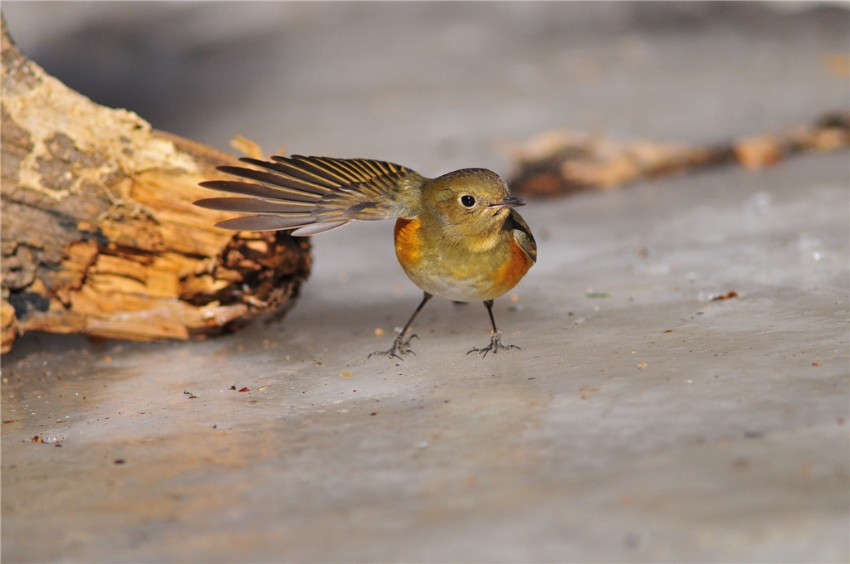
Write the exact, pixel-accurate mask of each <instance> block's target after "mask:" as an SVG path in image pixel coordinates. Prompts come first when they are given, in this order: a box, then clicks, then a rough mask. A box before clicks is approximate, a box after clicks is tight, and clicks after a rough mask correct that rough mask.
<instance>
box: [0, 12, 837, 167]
mask: <svg viewBox="0 0 850 564" xmlns="http://www.w3.org/2000/svg"><path fill="white" fill-rule="evenodd" d="M846 6H847V5H846V4H844V3H831V2H829V3H823V2H820V3H818V2H758V3H735V2H711V3H704V2H699V3H694V2H662V3H654V2H634V3H632V2H628V3H619V2H602V3H596V2H588V3H580V2H576V3H573V2H570V3H548V2H547V3H528V2H507V3H502V2H500V3H443V2H440V3H403V2H399V3H368V2H364V3H359V2H355V3H334V2H321V3H313V2H309V3H275V2H263V3H250V2H239V3H236V2H232V3H218V2H216V3H206V2H204V3H184V2H153V3H136V2H115V3H113V2H71V3H66V2H43V3H42V2H39V3H31V2H25V3H17V2H5V3H4V7H3V12H4V14H5V15H6V18H7V21H8V24H9V27H10V30H11V33H12V35H13V37H14V38H15V40H16V41H17V42H18V44H19V46H20V47H21V48H22V50H23V51H24V52H25V53H26V54H28V55H29V56H30V57H31V58H32V59H34V60H35V61H36V62H38V63H39V64H41V65H42V66H43V67H44V68H45V69H46V70H47V71H48V72H49V73H52V74H53V75H55V76H56V77H58V78H59V79H61V80H62V81H64V82H65V83H67V84H68V85H69V86H71V87H72V88H74V89H76V90H78V91H80V92H82V93H84V94H86V95H88V96H90V97H91V98H92V99H94V100H95V101H97V102H99V103H102V104H104V105H107V106H112V107H124V108H128V109H131V110H133V111H135V112H137V113H138V114H139V115H141V116H142V117H143V118H145V119H146V120H148V121H150V122H151V123H152V124H153V125H154V127H156V128H159V129H163V130H167V131H169V132H172V133H177V134H179V135H183V136H185V137H189V138H191V139H194V140H197V141H201V142H204V143H207V144H210V145H213V146H215V147H218V148H221V149H228V141H229V140H230V139H231V138H232V137H233V136H234V135H235V134H237V133H238V134H242V135H244V136H246V137H248V138H250V139H252V140H254V141H257V142H258V143H260V144H261V146H262V147H263V149H264V151H266V152H278V151H280V150H281V149H282V148H285V149H286V150H288V151H290V152H296V153H306V154H323V155H330V156H340V157H373V158H382V159H387V160H393V161H396V162H400V163H403V164H405V165H407V166H410V167H411V168H414V169H416V170H419V171H420V172H422V173H424V174H440V173H443V172H445V171H448V170H451V169H455V168H460V167H464V166H488V167H491V168H494V169H496V170H497V171H498V172H500V173H503V174H504V173H507V171H508V170H509V169H510V160H509V159H508V157H507V155H506V153H505V148H506V147H507V146H510V145H512V144H514V143H518V142H521V141H523V140H526V139H528V138H529V137H531V136H534V135H536V134H538V133H540V132H543V131H547V130H551V129H569V130H575V131H586V132H591V133H597V134H602V135H605V136H610V137H615V138H635V137H647V138H654V139H659V140H670V141H673V140H678V141H688V142H699V143H713V142H718V141H722V140H726V139H728V138H730V137H734V136H740V135H748V134H753V133H760V132H768V131H771V130H776V129H777V128H780V129H781V128H784V127H788V126H791V125H797V124H801V123H808V122H810V121H811V120H813V119H815V118H816V117H817V116H819V115H821V114H822V113H823V112H825V111H830V110H837V109H842V108H847V107H848V105H850V100H848V87H847V79H848V77H847V51H848V11H847V9H846Z"/></svg>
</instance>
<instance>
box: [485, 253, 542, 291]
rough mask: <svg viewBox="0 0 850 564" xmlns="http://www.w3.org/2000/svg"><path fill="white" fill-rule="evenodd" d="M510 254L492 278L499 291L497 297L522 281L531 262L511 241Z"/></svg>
mask: <svg viewBox="0 0 850 564" xmlns="http://www.w3.org/2000/svg"><path fill="white" fill-rule="evenodd" d="M510 245H511V252H510V255H509V256H508V258H507V260H505V262H503V263H502V264H501V265H500V266H499V268H498V269H496V273H495V275H494V276H493V278H494V282H495V284H496V286H497V287H498V290H501V292H500V293H499V295H501V294H504V293H505V292H507V291H508V290H510V289H511V288H513V287H514V286H516V285H517V284H519V281H520V280H522V277H523V276H525V273H526V272H528V269H529V268H531V265H532V264H534V263H533V261H532V260H531V259H530V258H529V257H528V255H526V254H525V253H524V252H523V250H522V248H521V247H520V246H519V245H518V244H517V242H516V241H513V240H512V241H511V243H510ZM498 290H497V291H498Z"/></svg>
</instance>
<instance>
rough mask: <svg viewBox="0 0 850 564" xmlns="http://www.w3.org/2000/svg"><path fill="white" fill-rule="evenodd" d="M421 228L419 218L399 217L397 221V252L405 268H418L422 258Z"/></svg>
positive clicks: (399, 260)
mask: <svg viewBox="0 0 850 564" xmlns="http://www.w3.org/2000/svg"><path fill="white" fill-rule="evenodd" d="M421 228H422V222H421V221H419V220H418V219H403V218H399V219H398V221H396V223H395V252H396V256H397V257H398V262H400V263H401V266H402V267H403V268H404V269H405V270H408V269H411V268H416V265H417V264H418V263H419V261H420V260H422V236H421V233H420V230H421Z"/></svg>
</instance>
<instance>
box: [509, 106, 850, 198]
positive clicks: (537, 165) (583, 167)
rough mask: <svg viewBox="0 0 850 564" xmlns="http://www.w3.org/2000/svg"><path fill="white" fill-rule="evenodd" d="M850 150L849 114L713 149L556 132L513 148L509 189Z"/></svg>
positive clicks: (536, 189) (621, 181)
mask: <svg viewBox="0 0 850 564" xmlns="http://www.w3.org/2000/svg"><path fill="white" fill-rule="evenodd" d="M847 147H850V115H848V114H831V115H827V116H824V117H823V118H821V119H820V120H818V122H816V123H815V124H813V125H811V126H806V127H799V128H796V129H792V130H790V131H786V132H782V133H779V134H774V135H758V136H752V137H746V138H742V139H737V140H735V141H733V142H731V143H725V144H721V145H717V146H710V147H694V146H689V145H685V144H681V143H665V142H659V141H650V140H639V141H634V142H617V141H612V140H609V139H602V138H599V137H595V136H592V135H587V134H582V133H570V132H565V131H555V132H550V133H546V134H543V135H541V136H539V137H537V138H535V139H532V140H531V141H529V142H528V143H526V144H524V145H521V146H518V147H514V148H511V149H509V152H510V153H511V156H512V157H513V158H514V159H515V160H516V162H517V171H516V172H515V173H514V175H513V177H512V179H511V181H510V182H509V184H510V185H511V190H512V191H514V192H517V193H523V194H528V195H534V196H560V195H564V194H569V193H572V192H577V191H580V190H586V189H590V188H614V187H617V186H622V185H625V184H629V183H631V182H635V181H638V180H642V179H646V178H656V177H660V176H665V175H669V174H674V173H681V172H688V171H694V170H699V169H701V168H704V167H709V166H716V165H727V164H740V165H743V166H744V167H746V168H749V169H753V170H755V169H760V168H764V167H767V166H771V165H774V164H776V163H778V162H779V161H781V160H782V159H784V158H786V157H788V156H789V155H792V154H795V153H800V152H803V151H834V150H837V149H842V148H844V149H846V148H847Z"/></svg>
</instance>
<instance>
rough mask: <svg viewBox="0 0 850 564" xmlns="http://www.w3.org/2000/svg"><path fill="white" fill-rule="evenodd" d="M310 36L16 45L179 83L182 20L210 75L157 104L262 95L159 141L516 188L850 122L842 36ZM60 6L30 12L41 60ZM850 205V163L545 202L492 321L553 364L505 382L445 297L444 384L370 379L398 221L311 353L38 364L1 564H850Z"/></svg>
mask: <svg viewBox="0 0 850 564" xmlns="http://www.w3.org/2000/svg"><path fill="white" fill-rule="evenodd" d="M288 6H291V5H274V4H272V5H262V6H261V7H257V8H252V10H254V9H256V10H257V12H253V11H252V10H248V11H249V12H251V13H252V14H253V16H252V18H249V21H250V22H253V23H252V24H250V25H249V23H245V24H239V25H235V29H233V30H231V29H230V28H229V27H228V26H226V25H224V24H223V23H221V22H222V20H227V19H228V18H230V19H231V20H232V19H233V14H234V13H239V12H240V9H237V8H235V7H234V6H232V5H231V6H227V5H224V6H223V7H221V8H216V10H219V11H218V12H216V11H215V10H212V9H211V8H209V9H207V8H203V9H201V8H191V7H187V6H185V5H183V6H177V7H166V5H145V7H144V9H143V10H141V12H140V13H136V14H135V15H133V16H130V15H128V16H126V17H125V19H124V20H122V19H120V18H118V19H117V20H115V21H116V22H118V23H117V24H116V25H117V26H118V27H117V28H115V29H121V27H120V22H121V21H127V22H129V21H131V20H132V19H133V18H136V19H137V20H138V21H148V20H149V21H156V22H160V24H161V25H160V26H154V27H153V28H152V29H154V32H153V35H152V38H153V40H155V41H153V42H152V43H142V44H136V43H133V42H132V41H130V42H125V41H126V40H127V38H125V37H122V36H120V34H118V33H117V32H115V31H109V32H107V31H105V30H104V29H105V28H103V25H104V24H103V22H104V21H105V20H106V18H107V14H111V15H113V16H114V15H115V12H110V11H111V10H119V11H120V10H127V8H120V7H109V8H108V9H107V8H103V9H101V8H91V9H81V10H80V12H79V14H81V15H79V16H77V19H75V18H69V19H68V21H67V27H64V26H60V25H59V23H57V20H61V18H59V17H58V16H57V15H61V13H60V12H52V14H54V17H52V18H50V21H51V22H53V23H52V24H51V25H52V26H53V27H51V28H50V29H49V30H47V31H42V32H40V33H41V34H43V35H40V38H39V37H36V36H38V35H39V33H36V31H35V28H32V29H31V32H32V34H33V37H31V38H29V39H28V38H27V37H26V36H25V31H26V29H21V31H19V32H17V33H16V39H17V40H18V41H19V43H20V45H21V46H22V47H23V48H24V49H25V50H27V45H28V41H29V42H31V43H29V44H30V47H29V49H30V51H29V54H30V55H32V56H33V57H34V58H35V59H36V60H37V61H38V60H39V58H38V55H37V51H38V49H39V48H41V49H46V47H44V46H45V45H48V46H49V45H50V44H51V41H59V40H61V39H62V38H65V39H68V38H69V37H71V38H73V37H80V36H83V35H84V34H83V32H82V31H79V32H76V33H77V35H76V36H75V35H74V33H75V32H74V31H73V30H74V29H79V30H85V31H86V33H88V34H89V35H91V34H92V33H93V32H96V31H97V30H101V31H100V32H99V33H100V35H98V34H97V33H95V36H96V37H101V36H106V38H107V39H109V38H111V41H112V42H114V43H115V44H117V45H122V46H124V51H118V53H119V54H120V53H122V52H123V53H125V54H126V53H130V54H133V55H134V56H135V55H138V53H142V54H145V55H146V56H147V57H149V62H148V63H147V66H145V65H142V67H141V69H142V70H147V71H149V72H151V73H152V75H153V76H157V75H156V72H159V71H158V70H157V71H156V72H154V70H151V69H155V68H156V69H158V67H155V66H154V65H153V63H152V62H150V61H156V60H157V57H160V58H161V57H162V54H161V51H164V50H165V48H166V47H167V46H169V45H172V44H171V43H168V41H166V39H167V38H169V37H171V35H170V34H172V33H173V34H174V37H176V32H175V31H174V29H175V28H176V27H177V26H178V23H181V22H182V24H184V25H183V27H184V33H183V36H182V38H181V39H180V41H182V42H184V43H185V44H186V45H195V47H196V49H195V50H191V49H189V48H188V47H185V49H184V50H183V51H181V50H179V49H178V50H177V51H176V53H178V54H182V56H184V59H181V57H180V56H175V57H173V58H172V59H169V61H168V63H167V65H166V66H167V67H168V68H167V69H165V70H162V72H166V71H168V70H170V71H171V72H174V73H177V70H179V69H183V68H186V69H187V70H186V71H185V72H186V73H189V75H190V76H199V75H204V76H207V75H205V74H204V73H212V72H213V71H212V69H213V67H214V68H215V70H216V72H218V73H220V74H221V75H222V76H225V77H227V76H230V77H231V78H230V79H229V80H233V75H234V73H235V74H236V75H237V76H238V81H237V84H235V85H231V87H230V88H227V89H225V90H224V91H216V92H209V90H211V88H210V84H212V83H213V82H214V81H215V80H218V78H216V77H212V76H207V80H208V82H205V83H202V84H199V85H198V86H199V89H200V91H201V92H203V93H205V94H208V95H205V97H204V98H202V99H200V100H198V106H199V109H198V110H197V112H196V113H194V114H193V113H192V112H188V114H187V115H183V113H182V112H181V111H175V113H173V114H169V111H170V110H168V109H165V108H164V106H166V105H167V104H165V103H164V102H162V101H153V100H147V103H148V104H152V105H153V106H155V107H159V108H161V109H160V110H159V111H160V112H162V113H160V114H158V115H159V119H161V120H162V122H161V123H160V124H158V125H159V126H160V127H163V128H166V129H172V130H176V131H177V132H179V133H182V134H184V135H189V136H192V137H195V138H198V139H199V140H201V141H205V142H219V143H221V144H222V145H223V144H224V142H225V140H226V138H227V137H229V136H230V135H232V134H235V133H242V134H244V135H247V136H249V137H252V138H255V139H257V140H258V141H261V142H262V143H263V145H264V146H265V147H266V149H267V150H272V148H276V146H275V145H274V144H286V145H287V146H288V147H289V149H290V150H292V151H296V152H303V153H310V152H322V153H328V154H334V155H338V156H361V155H362V156H381V157H385V158H390V159H394V160H396V161H399V162H402V163H404V164H406V165H410V166H411V167H414V168H417V169H418V170H420V172H423V173H426V174H430V173H439V172H442V171H444V170H445V169H449V168H452V167H455V166H462V165H485V166H493V167H496V168H497V169H498V170H499V171H500V172H503V173H506V172H507V170H508V167H507V166H506V164H505V163H506V162H507V161H506V159H505V157H504V156H500V155H499V153H498V151H497V150H495V149H494V147H495V145H497V144H498V142H500V141H502V140H504V141H512V142H518V141H521V140H522V139H523V138H524V137H526V136H528V135H530V134H533V133H537V132H539V131H540V130H542V129H547V128H552V127H568V128H572V129H578V130H583V129H593V130H595V131H598V132H602V133H604V134H606V135H611V136H618V135H635V136H647V137H655V138H661V139H681V140H686V141H690V142H695V141H706V140H713V139H720V138H727V137H731V136H734V135H740V134H746V133H750V132H760V131H771V130H777V129H783V128H786V127H788V126H792V125H794V124H795V123H805V122H808V121H810V120H811V119H812V118H814V117H816V116H818V115H820V114H821V113H823V112H824V111H827V110H834V109H843V110H845V111H846V110H847V109H848V107H850V102H848V87H847V84H846V77H843V78H842V77H840V76H837V75H836V74H835V72H841V71H840V69H841V67H840V64H839V65H838V66H837V71H836V70H835V69H833V67H831V66H830V65H829V64H827V61H831V60H835V59H831V58H830V57H837V56H839V55H843V56H845V57H846V55H847V53H846V46H847V38H848V35H850V32H848V29H847V26H846V17H847V13H846V11H839V10H836V9H834V8H824V7H820V8H817V9H811V10H804V11H802V12H795V13H786V12H785V11H784V9H783V10H782V11H777V9H774V8H771V7H770V5H761V4H759V5H755V4H744V5H742V4H732V5H728V6H726V5H724V6H722V7H716V6H718V5H697V6H703V8H699V7H696V8H692V7H687V6H685V5H680V4H671V5H666V6H664V5H661V6H659V5H654V4H649V5H647V7H637V6H636V5H632V4H606V5H602V6H601V7H598V6H596V5H594V7H590V6H588V5H584V4H568V5H560V4H545V5H541V4H537V5H530V6H527V5H519V4H504V5H486V6H485V5H477V6H473V5H452V6H444V5H441V6H435V5H432V4H417V5H412V6H407V5H399V4H394V5H389V6H387V5H346V6H338V5H320V6H308V5H297V7H288ZM705 6H715V7H714V8H706V7H705ZM51 9H52V10H68V7H67V6H65V5H62V4H56V5H53V4H32V5H25V4H10V5H8V6H4V11H5V12H7V17H8V19H9V25H10V28H11V29H12V31H13V33H15V29H16V25H20V27H22V28H26V26H25V25H24V24H25V23H26V22H37V21H40V19H39V18H46V17H47V15H50V14H51ZM66 13H67V12H66ZM119 13H120V12H119ZM216 14H217V15H216ZM258 14H259V15H258ZM272 16H275V17H276V18H277V19H275V17H272ZM839 18H844V19H843V20H841V21H839V23H838V24H836V23H835V22H836V20H838V19H839ZM16 21H17V22H19V23H18V24H16ZM215 22H218V24H217V25H218V27H216V25H214V24H215ZM188 24H191V25H188ZM839 24H840V25H839ZM127 25H129V24H127ZM243 26H247V27H243ZM250 26H254V27H250ZM142 27H144V26H142ZM272 28H275V29H274V30H273V29H272ZM148 29H151V28H150V27H149V28H148ZM250 29H259V30H260V31H258V32H257V33H256V34H255V35H253V36H251V35H250V34H249V30H250ZM63 30H65V31H63ZM67 30H71V31H67ZM228 30H229V32H228ZM48 31H50V34H52V35H51V37H48V33H47V32H48ZM369 32H371V33H369ZM63 33H64V35H63ZM112 33H115V36H114V37H112V35H111V34H112ZM211 34H212V35H216V37H215V38H211V37H210V35H211ZM137 37H138V36H137ZM246 37H251V38H252V39H251V40H248V39H246ZM430 38H433V41H434V42H433V43H430V42H429V41H428V40H429V39H430ZM403 39H406V40H407V42H405V41H402V40H403ZM139 41H141V40H139ZM157 41H159V43H157ZM174 41H177V40H176V39H175V40H174ZM408 43H409V44H408ZM104 44H109V42H108V41H107V42H106V43H104V40H103V39H101V41H100V42H95V43H94V44H93V45H95V46H101V47H102V46H103V45H104ZM388 44H390V45H392V48H391V47H388V46H387V45H388ZM38 45H41V46H42V47H38ZM68 45H77V43H68ZM180 45H183V43H180ZM101 47H99V48H101ZM89 49H95V47H91V46H90V47H89ZM65 50H66V51H69V52H70V51H71V48H70V46H66V47H65ZM96 52H99V51H96ZM187 53H188V55H187ZM250 53H253V54H254V55H255V58H251V57H247V54H250ZM190 55H191V56H190ZM276 55H279V57H277V58H276ZM102 56H104V57H106V56H107V55H102ZM109 56H110V57H115V56H117V55H116V54H115V53H112V54H111V55H109ZM56 57H58V58H59V59H62V57H60V56H59V55H56ZM193 57H194V58H193ZM181 60H184V61H185V60H188V61H190V62H191V63H192V64H190V63H186V62H183V63H181V62H180V61H181ZM448 61H451V64H448ZM40 62H41V61H40ZM213 62H215V63H216V64H215V65H213ZM839 62H840V60H839ZM194 63H198V64H194ZM181 64H185V65H188V66H187V67H182V66H180V65H181ZM46 66H47V65H46ZM366 69H372V70H370V71H369V72H370V73H373V74H370V75H369V76H368V77H367V75H366V74H365V73H366ZM831 69H833V70H831ZM48 70H50V71H51V72H54V73H56V74H57V75H58V76H60V77H61V76H62V73H61V72H57V70H56V69H50V68H48ZM160 70H161V69H160ZM833 71H835V72H833ZM479 73H480V74H479ZM582 73H584V74H582ZM177 74H179V73H177ZM107 77H108V75H107ZM120 77H121V75H120V74H119V75H118V78H120ZM744 77H749V78H750V80H748V81H743V80H742V79H743V78H744ZM467 78H468V81H466V80H465V79H467ZM106 79H107V78H105V77H101V78H100V80H106ZM180 80H184V81H186V80H188V79H186V77H183V78H181V79H180ZM181 84H182V86H181V88H180V89H178V90H177V91H173V92H170V94H171V95H172V97H176V98H177V99H178V100H177V101H176V102H175V104H176V105H177V107H178V108H183V106H181V103H182V104H183V105H184V106H185V104H186V103H187V102H186V101H185V100H186V99H191V97H192V95H194V94H197V92H198V90H195V91H194V94H192V95H190V94H186V92H185V88H187V86H186V84H185V83H181ZM233 86H236V87H235V88H234V87H233ZM212 90H214V89H212ZM181 96H183V97H186V98H183V102H180V100H179V99H180V98H181ZM170 99H172V98H169V100H170ZM99 101H100V100H99ZM153 106H152V107H153ZM131 109H135V110H137V111H138V108H131ZM177 114H180V116H178V117H179V119H176V120H175V121H168V118H169V115H171V117H172V118H173V117H174V116H176V115H177ZM174 124H179V126H174V127H172V125H174ZM370 124H372V125H373V126H374V127H369V125H370ZM216 140H218V141H216ZM302 142H303V144H302ZM848 186H850V172H849V171H848V155H847V153H846V152H841V153H836V154H831V155H807V156H801V157H796V158H793V159H790V160H787V161H784V162H781V163H779V164H778V165H777V166H775V167H772V168H769V169H766V170H763V171H758V172H753V171H745V170H743V169H739V168H727V169H717V170H712V171H704V172H701V173H700V174H698V175H689V176H681V177H678V178H674V179H668V180H664V181H657V182H648V183H644V184H640V185H636V186H634V187H631V188H628V189H623V190H618V191H610V192H594V193H586V194H581V195H578V196H576V197H574V198H570V199H564V200H554V201H553V200H549V201H545V202H531V203H530V205H529V206H528V207H526V208H524V209H523V215H524V216H525V218H526V219H527V221H528V223H529V224H530V226H531V227H532V229H533V230H534V232H535V234H536V235H537V238H538V242H539V246H540V260H539V262H538V264H537V265H536V266H535V267H534V268H533V269H532V270H531V272H530V273H529V275H528V276H527V277H526V279H525V280H524V281H523V282H522V283H521V284H520V285H519V286H518V287H517V288H516V290H515V294H516V296H515V298H514V299H512V297H511V296H506V297H504V298H502V299H500V300H497V302H496V307H495V313H496V316H497V321H498V322H499V324H500V326H501V327H502V328H503V329H504V331H505V342H509V343H514V344H517V345H519V346H521V347H522V350H520V351H511V352H509V353H505V354H502V353H500V354H498V355H489V356H487V358H485V359H481V358H478V357H477V356H474V355H469V356H467V355H466V351H467V350H469V348H471V347H472V346H474V345H482V344H485V343H486V341H487V339H488V336H487V331H486V329H487V318H486V312H485V310H484V308H483V307H482V306H481V305H479V304H470V305H466V306H455V305H453V304H450V303H447V302H440V301H437V300H434V301H432V302H431V303H430V304H428V306H427V307H426V309H425V310H424V311H423V313H422V314H421V316H420V318H419V319H418V320H417V324H416V332H417V333H418V334H419V336H420V339H418V340H416V341H414V350H415V351H416V353H417V354H416V356H410V357H408V358H407V359H406V360H405V361H403V362H398V361H389V360H386V359H383V358H372V359H367V358H366V355H367V354H368V353H369V352H371V351H373V350H377V349H381V348H386V347H387V346H388V345H389V344H390V342H391V341H392V337H393V330H394V327H397V326H400V325H401V324H403V322H404V321H405V319H406V317H407V316H408V315H409V314H410V312H411V311H412V309H413V308H414V307H415V306H416V304H417V303H418V300H419V293H418V291H417V290H416V288H415V287H413V286H412V285H411V284H410V283H409V282H408V281H407V280H406V279H405V277H404V274H403V272H402V271H401V268H400V267H399V266H398V265H397V264H396V262H395V260H394V257H393V251H392V244H391V240H390V233H391V230H392V226H391V225H389V224H364V225H357V226H353V227H350V228H347V229H346V230H345V231H337V232H334V233H330V234H328V235H325V236H321V237H317V238H315V239H314V255H315V268H314V273H313V276H312V278H311V280H310V282H309V283H308V284H307V285H306V286H305V288H304V295H303V297H302V299H301V300H300V301H299V304H298V306H297V307H296V308H295V309H294V310H293V311H292V312H291V313H290V314H289V316H288V317H287V325H286V327H283V326H281V325H263V324H261V323H257V324H255V325H253V326H251V327H249V328H248V329H247V330H245V331H242V332H240V333H238V334H235V335H232V336H228V337H225V338H220V339H216V340H211V341H208V342H204V343H194V344H174V343H171V344H168V343H166V344H150V345H131V344H122V343H114V342H107V343H103V342H89V341H86V340H84V339H80V338H59V337H48V336H38V335H28V336H26V337H24V338H23V339H21V341H20V343H18V344H17V345H16V349H15V350H14V351H13V352H12V354H11V355H8V356H6V357H4V358H3V379H4V381H3V390H2V391H3V393H2V417H3V420H4V424H3V427H2V439H3V443H2V493H3V497H2V504H3V505H2V510H3V513H2V517H3V531H2V535H3V536H2V540H3V543H2V556H3V560H4V561H10V562H12V561H15V562H18V561H57V560H71V561H140V560H145V561H151V560H163V561H281V560H283V561H317V562H318V561H374V560H379V561H399V560H404V561H564V560H579V561H624V560H628V561H685V560H686V561H780V560H781V561H799V562H813V561H818V562H846V561H847V560H848V557H850V548H848V536H847V531H848V527H850V519H848V507H850V488H848V481H850V468H849V466H850V464H848V461H850V446H848V445H849V444H850V443H848V419H850V414H848V404H850V401H848V400H850V370H848V361H849V360H850V359H848V356H850V355H848V353H850V338H849V337H848V291H850V265H848V255H850V243H849V242H848V228H850V219H848V215H847V210H848V207H850V190H848ZM732 292H734V294H732ZM724 297H725V298H727V299H716V298H724ZM381 331H382V332H383V334H380V335H379V334H377V333H380V332H381ZM243 388H248V389H249V391H240V390H242V389H243ZM33 437H40V440H42V441H44V442H32V439H33ZM54 441H56V442H54ZM57 444H59V445H61V446H60V447H57V446H55V445H57Z"/></svg>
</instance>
